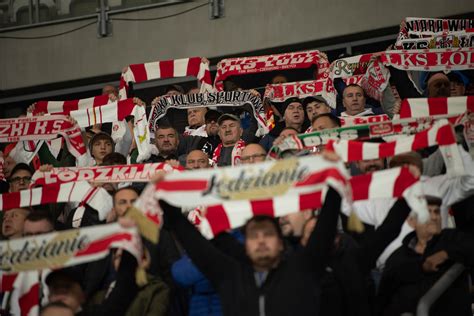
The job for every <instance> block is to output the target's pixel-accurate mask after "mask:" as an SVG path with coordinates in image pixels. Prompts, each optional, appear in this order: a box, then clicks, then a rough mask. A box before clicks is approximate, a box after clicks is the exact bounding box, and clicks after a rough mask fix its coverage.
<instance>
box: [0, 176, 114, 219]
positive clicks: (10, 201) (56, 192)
mask: <svg viewBox="0 0 474 316" xmlns="http://www.w3.org/2000/svg"><path fill="white" fill-rule="evenodd" d="M65 202H80V203H81V204H87V205H89V206H90V207H92V208H93V209H95V210H96V211H97V212H98V214H99V219H100V220H105V218H106V217H107V214H108V213H109V212H110V210H111V209H112V207H113V203H112V197H111V196H110V195H109V194H108V193H107V191H105V189H103V188H99V187H92V186H91V185H90V184H89V183H87V182H85V181H82V182H69V183H64V184H49V185H47V186H44V187H39V188H33V189H27V190H21V191H19V192H12V193H4V194H0V211H6V210H10V209H13V208H21V207H31V206H36V205H44V204H50V203H52V204H57V203H65Z"/></svg>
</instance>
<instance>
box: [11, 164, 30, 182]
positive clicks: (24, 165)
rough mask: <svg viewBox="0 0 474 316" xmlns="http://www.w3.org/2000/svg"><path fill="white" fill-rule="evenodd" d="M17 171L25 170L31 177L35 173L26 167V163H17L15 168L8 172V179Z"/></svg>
mask: <svg viewBox="0 0 474 316" xmlns="http://www.w3.org/2000/svg"><path fill="white" fill-rule="evenodd" d="M19 170H26V171H28V172H29V173H31V175H33V173H35V171H34V170H33V169H32V168H31V167H30V166H29V165H27V164H26V163H23V162H20V163H17V164H16V165H15V167H13V169H12V172H10V178H11V177H12V176H13V175H14V174H15V173H16V172H17V171H19Z"/></svg>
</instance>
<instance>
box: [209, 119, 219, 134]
mask: <svg viewBox="0 0 474 316" xmlns="http://www.w3.org/2000/svg"><path fill="white" fill-rule="evenodd" d="M206 133H207V135H208V136H215V135H217V134H218V133H219V125H218V124H217V121H216V120H214V119H211V120H206Z"/></svg>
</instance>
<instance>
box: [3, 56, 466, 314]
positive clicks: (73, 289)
mask: <svg viewBox="0 0 474 316" xmlns="http://www.w3.org/2000/svg"><path fill="white" fill-rule="evenodd" d="M472 66H473V65H471V67H472ZM389 69H390V74H391V77H390V78H391V79H390V84H389V87H388V88H387V89H389V90H390V94H391V96H392V98H391V99H390V100H389V101H387V100H385V99H384V100H383V101H380V102H379V101H376V100H374V99H372V98H369V97H368V95H367V93H366V91H364V89H363V88H362V87H361V86H360V85H358V84H345V83H344V82H343V81H342V80H339V81H337V80H336V81H335V82H334V86H335V87H336V90H337V95H338V96H337V103H336V106H335V107H332V106H331V104H330V102H329V101H328V100H326V99H325V98H324V97H323V96H321V95H313V96H308V97H299V96H298V95H296V96H292V97H290V98H288V99H286V100H285V101H284V102H275V103H272V102H269V101H268V100H267V101H265V100H263V99H264V98H263V91H260V92H259V91H257V90H248V91H250V93H251V94H253V95H254V96H257V97H258V98H261V99H262V101H265V102H264V103H265V104H264V105H265V110H266V112H267V113H269V112H271V113H273V118H274V122H275V124H274V125H275V126H274V127H272V129H271V130H270V131H269V132H268V133H267V134H266V135H259V133H257V129H258V124H257V119H256V117H255V116H254V115H253V112H252V109H251V108H248V107H245V106H244V107H240V106H239V107H235V108H228V107H226V108H219V107H217V108H215V107H214V108H206V107H196V108H189V109H184V110H174V111H168V112H167V114H166V116H165V117H164V118H162V119H160V120H159V121H158V124H157V125H156V126H155V130H154V135H153V136H154V137H153V138H152V142H153V145H154V146H155V147H156V151H154V154H152V155H151V156H150V157H149V158H147V160H145V161H141V162H140V163H142V164H143V163H166V164H168V165H170V166H172V167H173V168H175V169H177V170H179V171H178V172H188V171H187V170H195V169H208V168H221V167H227V166H234V167H235V166H238V165H245V164H256V163H261V162H264V161H266V160H268V158H267V157H268V153H269V151H270V149H271V148H272V147H273V146H276V145H279V144H282V143H283V142H284V140H285V139H286V138H288V137H290V136H294V135H297V134H302V133H311V132H323V131H325V130H332V129H337V128H340V127H341V125H342V122H341V121H342V120H344V119H348V118H349V119H350V118H354V117H369V116H374V115H383V114H385V115H387V116H388V117H389V118H393V117H394V116H395V117H396V115H397V114H398V112H399V111H400V106H401V101H402V100H403V99H406V98H440V97H460V96H466V95H468V94H469V92H473V89H472V84H471V82H470V78H471V80H472V78H473V77H472V74H471V73H470V72H468V71H466V72H464V71H451V72H449V73H445V72H424V73H422V75H420V76H421V77H423V78H422V79H420V82H421V83H422V84H421V85H422V86H423V91H419V90H418V88H417V87H415V85H414V84H413V81H412V78H411V77H409V75H408V72H406V71H402V70H399V69H395V68H393V67H389ZM248 76H250V77H251V76H252V75H248ZM242 80H244V79H239V81H237V80H234V79H233V78H232V77H230V78H227V79H226V80H225V81H224V90H225V91H237V90H242V88H241V87H240V85H239V84H238V83H237V82H239V83H240V82H241V81H242ZM287 80H288V79H287V72H286V71H283V72H278V73H273V75H272V78H271V81H269V82H261V83H259V86H260V87H261V86H264V85H265V84H280V83H286V82H287ZM295 81H296V80H295ZM255 88H257V87H255ZM420 92H421V93H420ZM193 93H199V90H198V89H197V88H195V87H193V88H191V89H189V91H185V89H184V88H183V87H181V86H180V85H170V86H168V87H166V89H165V91H157V98H156V99H155V100H153V102H152V104H156V103H157V102H159V100H160V98H161V97H162V96H172V95H182V94H193ZM103 94H105V95H108V96H109V99H110V100H111V101H115V100H117V99H118V95H119V91H118V87H114V86H109V85H108V86H105V87H104V88H103ZM134 102H135V103H136V104H138V105H140V106H146V105H145V104H144V102H142V101H141V100H140V99H139V98H135V100H134ZM34 107H35V105H32V106H31V107H30V108H29V109H28V111H29V114H27V113H25V115H26V114H27V115H31V113H34ZM44 114H46V113H35V114H34V115H39V116H41V115H44ZM467 114H468V116H467V117H468V120H469V119H470V120H471V121H470V122H471V125H470V126H471V128H472V124H473V123H472V119H473V118H472V115H471V116H469V113H467ZM69 120H70V121H71V122H72V123H73V124H74V123H75V121H74V119H73V118H72V117H69ZM127 121H128V122H129V123H130V124H128V125H126V128H128V129H129V130H130V131H131V132H133V131H132V130H133V127H132V125H133V117H129V118H127ZM466 126H468V125H464V126H459V127H457V128H456V132H457V135H458V140H457V141H458V148H459V150H460V152H461V158H462V161H463V164H464V168H465V171H466V172H465V174H464V175H458V176H451V175H449V174H447V173H446V167H445V165H444V161H443V159H442V157H441V153H440V150H438V148H437V147H434V148H428V149H426V150H422V151H419V152H407V153H404V154H400V155H396V156H393V157H389V158H387V159H386V158H379V159H371V160H360V161H357V162H354V163H347V164H346V166H347V169H348V170H349V171H350V174H351V175H361V174H370V173H372V172H376V171H381V170H384V169H389V168H394V167H398V166H407V167H408V168H409V170H410V172H411V173H412V174H413V175H414V176H415V177H416V178H418V177H420V179H421V180H420V181H421V182H422V183H423V187H424V194H425V195H424V196H423V199H425V200H426V202H427V204H428V210H429V219H428V221H425V222H422V221H420V220H419V219H418V218H417V216H416V214H415V212H413V211H414V210H412V209H411V208H410V206H409V205H408V204H407V202H406V201H405V199H404V198H403V197H400V198H398V199H397V198H390V199H378V200H375V199H374V200H365V201H357V202H354V203H350V202H349V201H347V200H345V199H344V198H343V197H341V196H340V194H339V193H338V192H337V191H336V190H335V189H333V188H329V189H328V190H327V192H326V194H325V197H324V203H323V206H322V208H321V209H315V210H306V211H302V212H297V213H292V214H289V215H285V216H282V217H279V218H273V217H270V216H267V215H257V216H254V217H252V218H251V219H250V220H248V221H247V222H246V224H245V225H244V226H242V227H239V228H236V229H233V230H229V231H226V232H222V233H220V234H218V235H217V236H215V237H214V238H213V239H211V240H208V239H206V238H205V237H203V236H202V235H201V233H200V232H199V230H198V229H196V227H195V226H196V225H198V224H199V220H198V221H196V220H195V219H196V217H197V218H199V217H200V216H204V217H205V213H206V211H205V208H203V209H200V210H193V211H191V212H184V211H183V210H181V209H180V208H177V207H176V206H173V205H170V204H169V203H167V202H165V201H163V200H160V201H159V203H160V206H161V208H162V210H163V225H162V227H161V228H160V231H159V242H158V243H157V244H153V243H147V242H146V241H144V243H143V246H144V255H143V257H142V259H141V260H139V261H137V259H136V258H135V257H134V256H132V255H131V254H130V253H129V252H127V251H126V250H124V249H120V248H119V249H113V250H112V251H111V252H110V254H109V255H108V256H107V257H106V258H105V259H101V260H98V261H94V262H89V263H86V264H81V265H77V266H72V267H68V268H63V269H56V270H54V271H53V272H50V273H48V274H47V275H44V284H42V287H41V291H40V292H41V294H40V298H39V300H40V305H41V306H40V314H41V315H44V316H46V315H100V314H101V315H172V316H174V315H176V316H180V315H183V316H184V315H260V316H262V315H267V316H268V315H402V314H403V315H409V314H415V312H416V308H417V305H418V303H419V301H420V299H421V298H422V297H423V295H424V294H426V293H427V292H428V291H429V290H430V289H431V288H432V287H433V285H434V284H435V283H436V282H437V281H438V280H439V279H440V277H441V276H443V275H444V274H445V273H446V271H448V270H449V269H450V268H451V267H452V266H453V265H454V264H455V263H461V264H463V265H464V267H465V268H464V270H463V272H462V274H461V275H460V276H459V277H457V278H456V279H455V281H454V282H453V283H452V284H451V285H449V287H448V289H447V290H446V291H445V292H444V293H443V294H442V295H441V296H440V297H439V299H438V300H437V301H436V302H435V303H434V305H433V306H432V307H431V311H430V315H472V314H473V312H472V307H471V306H473V305H472V304H473V302H474V300H473V298H474V295H473V293H474V283H473V281H474V279H473V276H474V274H473V273H472V272H473V271H474V270H472V267H473V265H474V230H473V228H474V207H473V205H474V195H473V193H474V162H473V157H472V149H471V150H470V146H471V144H470V143H469V142H468V141H467V140H466V137H465V135H466V133H465V131H463V127H464V129H466ZM111 129H112V127H111V124H96V125H93V126H90V127H88V128H85V129H83V130H82V134H83V135H82V136H83V139H84V143H85V144H86V147H87V155H88V158H89V161H88V166H112V165H126V164H136V163H137V156H138V149H137V146H136V143H135V141H130V142H129V143H126V145H124V144H123V143H120V144H119V143H116V142H115V141H114V139H113V138H112V136H111ZM471 137H472V136H471ZM120 141H121V142H123V141H124V140H123V139H122V140H120ZM371 141H374V140H371ZM376 141H378V140H376ZM379 141H383V140H379ZM25 143H26V142H25ZM20 144H21V142H20ZM1 145H2V157H3V161H4V162H3V174H4V179H5V180H4V181H2V182H1V192H2V194H8V193H13V192H20V191H22V190H29V188H30V185H32V184H33V183H34V181H33V175H34V174H35V172H36V171H37V170H39V171H41V172H49V171H51V170H53V168H58V167H75V166H76V157H75V156H74V155H72V154H71V153H70V152H69V150H68V147H67V146H66V145H65V142H63V143H62V145H61V146H60V148H59V151H58V152H52V149H51V146H49V144H48V143H46V142H44V143H43V144H42V145H41V148H39V149H38V151H37V154H36V155H34V158H33V159H32V160H31V161H28V162H26V163H25V161H21V159H19V158H18V157H20V156H21V155H19V154H18V151H19V150H18V148H19V146H18V145H19V143H7V144H1ZM22 146H23V147H24V145H22ZM323 147H324V146H319V147H318V148H316V149H315V150H313V151H301V152H292V154H291V155H290V156H291V157H293V156H301V155H303V154H304V155H322V156H323V157H324V158H325V159H326V160H329V161H337V160H339V159H340V158H339V157H338V156H337V155H336V154H334V153H333V152H330V151H326V150H324V148H323ZM25 150H26V149H25ZM12 153H15V154H12ZM285 157H287V156H285ZM160 179H162V176H158V179H155V181H160ZM94 185H96V186H101V187H103V188H104V189H105V190H106V191H107V192H108V194H110V196H111V198H112V200H113V207H112V209H111V211H110V212H109V213H108V215H107V218H106V219H105V220H101V219H100V216H99V214H98V211H97V210H95V209H94V208H93V207H91V206H90V205H82V204H81V203H55V204H46V205H39V206H34V207H31V208H14V209H9V210H4V211H3V212H2V215H3V216H2V226H1V235H2V238H3V239H4V241H12V240H16V239H21V238H23V237H28V236H36V235H39V234H46V233H51V232H54V231H62V230H67V229H72V228H79V227H86V226H94V225H104V224H108V223H112V222H116V221H120V219H121V218H122V217H126V214H127V213H128V212H129V211H130V208H131V207H132V206H133V205H134V203H135V201H136V200H137V199H138V198H139V197H140V194H141V193H142V191H143V190H144V188H145V185H144V184H143V183H138V182H137V183H115V182H111V183H104V182H101V183H94ZM196 212H197V213H198V214H196ZM128 224H129V225H132V226H133V225H134V223H128ZM15 290H16V289H12V290H11V291H6V292H4V293H2V294H1V295H2V306H1V307H2V309H1V310H2V315H9V314H10V313H11V312H12V310H11V306H12V305H13V304H14V303H15V302H13V300H18V296H16V295H15V293H14V292H15ZM404 313H405V314H404Z"/></svg>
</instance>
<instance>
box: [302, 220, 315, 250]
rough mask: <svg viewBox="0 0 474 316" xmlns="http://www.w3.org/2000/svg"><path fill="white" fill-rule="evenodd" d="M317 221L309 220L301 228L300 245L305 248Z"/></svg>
mask: <svg viewBox="0 0 474 316" xmlns="http://www.w3.org/2000/svg"><path fill="white" fill-rule="evenodd" d="M317 222H318V220H317V219H316V218H315V217H313V218H310V219H309V220H308V221H307V222H306V223H305V224H304V226H303V235H302V236H301V239H300V244H301V245H303V246H304V247H306V245H307V244H308V241H309V237H310V236H311V233H312V232H313V230H314V228H315V227H316V223H317Z"/></svg>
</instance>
